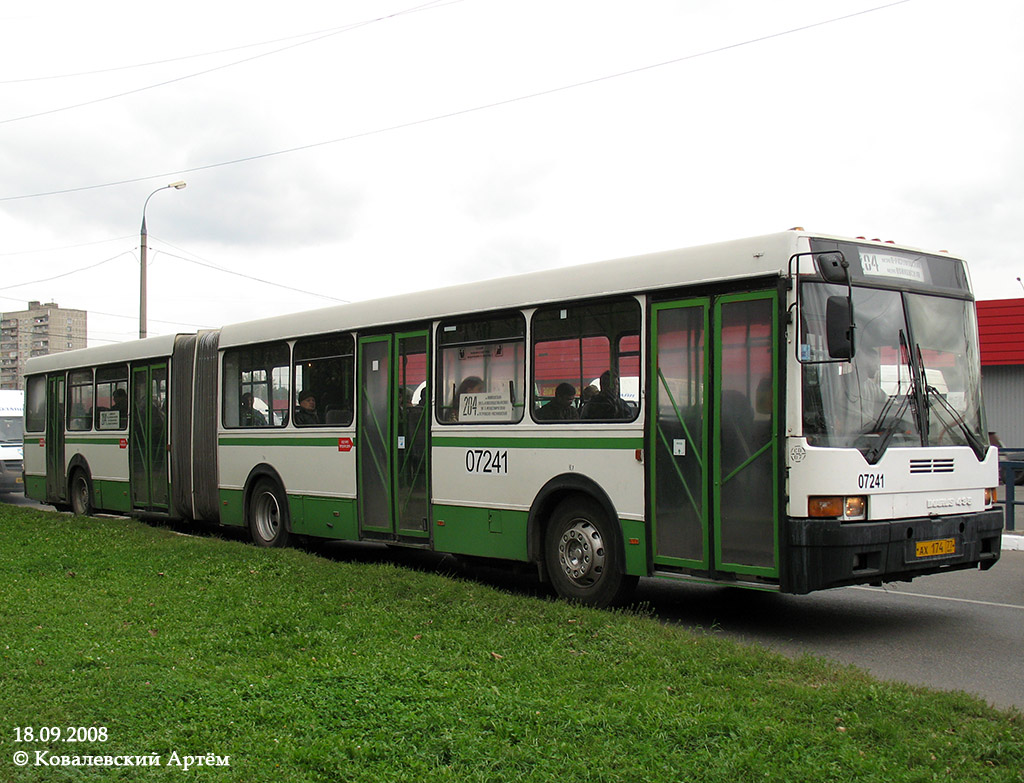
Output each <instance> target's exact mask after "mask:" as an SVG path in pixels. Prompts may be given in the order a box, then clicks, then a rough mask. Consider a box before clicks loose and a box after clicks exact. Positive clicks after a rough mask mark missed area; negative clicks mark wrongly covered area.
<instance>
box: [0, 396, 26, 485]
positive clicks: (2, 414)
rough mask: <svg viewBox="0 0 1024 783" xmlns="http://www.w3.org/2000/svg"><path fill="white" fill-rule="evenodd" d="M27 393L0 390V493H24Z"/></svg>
mask: <svg viewBox="0 0 1024 783" xmlns="http://www.w3.org/2000/svg"><path fill="white" fill-rule="evenodd" d="M24 409H25V392H23V391H21V390H0V492H24V491H25V483H24V479H23V478H22V475H21V468H22V460H23V455H24V451H23V449H22V442H23V440H24V431H25V430H24V420H23V416H24Z"/></svg>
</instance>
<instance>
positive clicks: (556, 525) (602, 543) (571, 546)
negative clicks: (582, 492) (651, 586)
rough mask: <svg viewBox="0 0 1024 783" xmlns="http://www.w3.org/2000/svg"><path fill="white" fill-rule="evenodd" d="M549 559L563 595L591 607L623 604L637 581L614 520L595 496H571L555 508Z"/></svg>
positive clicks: (547, 549) (547, 541)
mask: <svg viewBox="0 0 1024 783" xmlns="http://www.w3.org/2000/svg"><path fill="white" fill-rule="evenodd" d="M544 558H545V561H546V563H547V570H548V574H549V575H550V577H551V582H552V584H553V585H554V587H555V590H557V591H558V594H559V595H560V596H562V597H563V598H568V599H570V600H573V601H579V602H580V603H583V604H588V605H589V606H597V607H604V606H609V605H611V604H614V603H619V602H621V601H623V600H625V599H626V598H627V597H628V596H629V594H630V593H631V592H632V590H633V588H634V587H635V586H636V583H637V578H636V577H635V576H629V575H628V574H626V573H625V571H624V563H623V553H622V548H621V545H620V544H619V536H618V535H617V534H616V531H615V529H614V528H613V527H612V523H611V522H609V521H608V518H607V515H606V514H605V513H604V510H603V509H602V508H601V506H599V505H598V504H597V503H596V502H595V501H594V500H592V499H591V498H586V497H574V498H569V499H567V500H564V501H562V503H561V504H560V505H559V506H558V508H556V509H555V513H554V514H552V516H551V522H550V524H549V525H548V530H547V534H546V536H545V538H544Z"/></svg>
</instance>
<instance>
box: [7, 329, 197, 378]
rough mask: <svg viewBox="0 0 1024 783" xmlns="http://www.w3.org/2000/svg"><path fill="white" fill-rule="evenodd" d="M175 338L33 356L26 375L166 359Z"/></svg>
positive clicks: (172, 348) (152, 338)
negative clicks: (89, 366)
mask: <svg viewBox="0 0 1024 783" xmlns="http://www.w3.org/2000/svg"><path fill="white" fill-rule="evenodd" d="M177 339H178V335H176V334H162V335H160V336H158V337H147V338H146V339H145V340H131V341H129V342H126V343H115V344H113V345H99V346H97V347H95V348H79V349H78V350H77V351H62V352H61V353H51V354H47V355H46V356H33V357H32V358H31V359H29V360H28V361H26V362H25V375H26V376H28V375H35V374H37V373H41V372H50V371H51V370H66V369H70V368H72V367H82V366H87V365H100V364H116V363H117V362H132V361H137V360H139V359H157V358H161V357H167V356H170V355H171V353H172V351H173V350H174V341H175V340H177Z"/></svg>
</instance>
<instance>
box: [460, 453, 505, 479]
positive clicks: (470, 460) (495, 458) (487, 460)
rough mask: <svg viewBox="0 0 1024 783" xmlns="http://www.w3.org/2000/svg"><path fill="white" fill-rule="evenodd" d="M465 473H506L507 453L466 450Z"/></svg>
mask: <svg viewBox="0 0 1024 783" xmlns="http://www.w3.org/2000/svg"><path fill="white" fill-rule="evenodd" d="M466 472H467V473H491V474H494V473H502V474H507V473H508V451H506V450H504V449H500V450H491V449H466Z"/></svg>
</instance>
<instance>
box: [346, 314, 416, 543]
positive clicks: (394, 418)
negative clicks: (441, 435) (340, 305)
mask: <svg viewBox="0 0 1024 783" xmlns="http://www.w3.org/2000/svg"><path fill="white" fill-rule="evenodd" d="M427 343H428V332H426V331H416V332H397V333H394V334H387V335H377V336H373V337H362V338H360V340H359V400H358V411H359V417H358V420H357V422H356V451H357V455H358V458H357V466H358V474H359V476H358V478H359V483H358V494H359V529H360V531H361V533H363V534H364V535H366V536H368V537H370V538H413V539H419V538H422V539H426V538H428V537H429V535H430V527H429V525H428V523H427V520H428V518H429V516H430V499H429V490H428V481H427V476H428V466H429V459H430V448H429V445H430V443H429V440H430V415H429V414H430V384H429V383H428V382H427V380H428V378H429V374H428V362H429V351H428V349H427Z"/></svg>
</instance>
